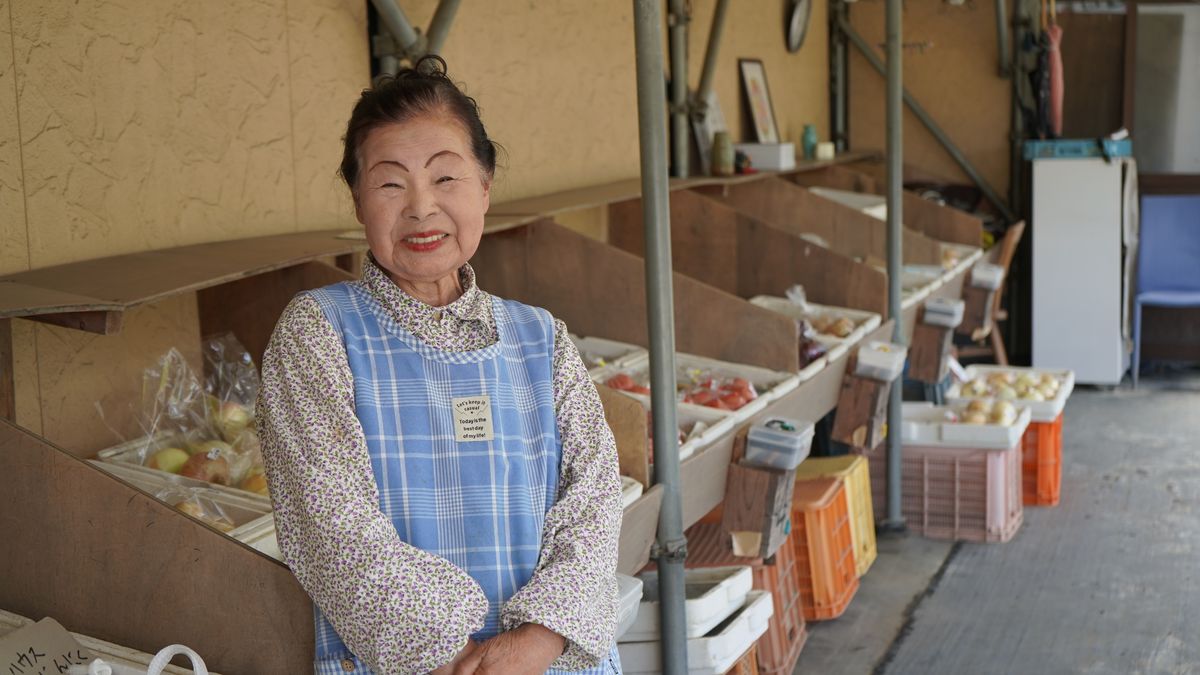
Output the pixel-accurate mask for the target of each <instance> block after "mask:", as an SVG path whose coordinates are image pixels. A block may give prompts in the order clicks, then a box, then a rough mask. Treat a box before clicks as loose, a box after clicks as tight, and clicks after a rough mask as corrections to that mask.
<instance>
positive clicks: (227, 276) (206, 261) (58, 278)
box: [0, 230, 367, 334]
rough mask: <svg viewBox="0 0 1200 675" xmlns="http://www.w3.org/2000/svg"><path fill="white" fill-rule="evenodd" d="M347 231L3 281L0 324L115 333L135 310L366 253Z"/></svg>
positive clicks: (122, 258)
mask: <svg viewBox="0 0 1200 675" xmlns="http://www.w3.org/2000/svg"><path fill="white" fill-rule="evenodd" d="M344 234H345V231H343V230H326V231H319V232H301V233H294V234H281V235H273V236H268V237H253V238H250V239H237V240H231V241H220V242H213V243H208V244H196V245H193V246H180V247H177V248H169V249H161V250H157V251H142V252H138V253H129V254H126V255H118V256H111V257H108V258H97V259H94V260H84V261H80V262H75V263H69V264H65V265H55V266H53V267H44V268H41V269H37V270H32V271H29V272H21V273H18V274H10V275H8V276H4V277H0V319H6V318H12V317H25V318H29V319H35V320H39V321H45V322H47V323H53V324H57V325H62V326H69V327H71V328H78V329H81V330H85V331H89V332H93V333H101V334H110V333H114V332H116V331H117V330H119V328H120V314H121V313H122V312H124V311H125V310H127V309H129V308H130V307H134V306H137V305H141V304H144V303H148V302H153V301H155V300H160V299H163V298H166V297H170V296H172V295H178V294H181V293H188V292H193V291H198V290H202V289H205V288H209V287H212V286H217V285H220V284H224V283H228V282H230V281H236V280H238V279H243V278H246V277H251V276H254V275H257V274H262V273H264V272H271V271H275V270H279V269H283V268H285V267H291V266H294V265H299V264H302V263H306V262H311V261H313V260H317V259H319V258H325V257H333V256H344V255H349V254H352V253H356V252H360V251H364V250H366V247H367V245H366V242H365V241H363V240H361V239H354V238H341V235H344Z"/></svg>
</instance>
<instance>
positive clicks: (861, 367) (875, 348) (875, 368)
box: [854, 341, 908, 382]
mask: <svg viewBox="0 0 1200 675" xmlns="http://www.w3.org/2000/svg"><path fill="white" fill-rule="evenodd" d="M907 358H908V348H907V347H904V346H901V345H897V344H892V343H890V342H877V341H872V342H868V343H867V344H865V345H863V346H862V347H860V348H859V350H858V363H857V365H855V367H854V374H855V375H858V376H860V377H869V378H871V379H873V380H881V381H883V382H891V381H892V380H894V379H896V378H897V377H899V375H900V372H901V371H903V370H904V360H905V359H907Z"/></svg>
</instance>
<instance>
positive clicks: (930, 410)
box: [901, 403, 1029, 450]
mask: <svg viewBox="0 0 1200 675" xmlns="http://www.w3.org/2000/svg"><path fill="white" fill-rule="evenodd" d="M1016 409H1017V416H1016V420H1015V421H1014V422H1013V423H1012V424H1007V425H1005V424H966V423H963V422H948V421H946V413H948V412H953V413H954V414H956V415H961V414H962V409H961V407H959V406H935V405H933V404H932V403H905V404H904V406H903V416H904V424H903V425H902V426H901V438H902V440H903V442H904V444H905V445H920V446H923V447H928V448H937V447H948V448H971V449H978V450H1006V449H1009V448H1013V447H1016V446H1018V445H1019V444H1020V442H1021V436H1022V435H1024V433H1025V428H1026V427H1028V426H1029V408H1027V407H1021V406H1016Z"/></svg>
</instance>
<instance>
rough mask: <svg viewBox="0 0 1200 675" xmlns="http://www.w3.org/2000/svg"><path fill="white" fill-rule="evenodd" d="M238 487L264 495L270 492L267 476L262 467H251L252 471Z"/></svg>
mask: <svg viewBox="0 0 1200 675" xmlns="http://www.w3.org/2000/svg"><path fill="white" fill-rule="evenodd" d="M238 487H239V488H241V489H243V490H246V491H247V492H257V493H258V494H260V495H262V496H264V497H266V496H269V494H270V493H269V492H268V491H267V476H266V474H264V473H263V470H262V467H256V468H254V469H251V470H250V473H249V474H248V475H247V476H246V477H245V478H243V479H242V482H241V483H239V484H238Z"/></svg>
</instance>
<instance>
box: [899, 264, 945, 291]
mask: <svg viewBox="0 0 1200 675" xmlns="http://www.w3.org/2000/svg"><path fill="white" fill-rule="evenodd" d="M946 276H947V273H946V270H944V269H942V267H941V266H940V265H912V264H909V265H905V266H904V267H903V268H902V269H901V270H900V286H901V287H902V288H911V289H912V290H914V291H917V290H923V289H925V288H929V289H930V290H931V291H933V290H937V289H938V288H941V287H942V284H944V283H945V277H946Z"/></svg>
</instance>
